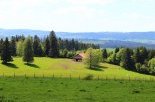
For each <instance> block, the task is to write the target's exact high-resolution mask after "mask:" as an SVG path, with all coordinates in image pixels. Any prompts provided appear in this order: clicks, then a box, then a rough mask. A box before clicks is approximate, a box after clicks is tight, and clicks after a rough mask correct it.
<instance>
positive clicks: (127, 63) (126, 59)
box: [120, 48, 134, 70]
mask: <svg viewBox="0 0 155 102" xmlns="http://www.w3.org/2000/svg"><path fill="white" fill-rule="evenodd" d="M120 66H122V67H124V68H125V69H129V70H133V69H134V62H133V60H132V58H131V51H130V49H129V48H124V49H123V51H122V54H121V62H120Z"/></svg>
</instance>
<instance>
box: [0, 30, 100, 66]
mask: <svg viewBox="0 0 155 102" xmlns="http://www.w3.org/2000/svg"><path fill="white" fill-rule="evenodd" d="M89 47H92V48H95V49H96V48H99V45H95V44H90V43H89V44H86V43H82V42H79V41H76V40H74V39H71V40H69V39H61V38H57V37H56V34H55V32H54V31H51V32H50V34H49V35H48V36H47V37H46V38H44V39H41V38H39V37H38V36H37V35H35V36H34V37H32V36H28V37H25V36H23V35H21V36H19V35H16V36H12V37H11V39H10V40H9V39H8V38H7V37H6V38H5V40H4V39H1V40H0V55H1V60H2V63H3V64H7V62H11V61H13V57H15V56H20V57H23V61H24V62H27V63H31V62H33V60H34V58H33V57H44V56H47V57H52V58H59V57H61V58H62V57H63V58H72V57H73V56H74V55H75V54H76V51H78V50H85V49H87V48H89Z"/></svg>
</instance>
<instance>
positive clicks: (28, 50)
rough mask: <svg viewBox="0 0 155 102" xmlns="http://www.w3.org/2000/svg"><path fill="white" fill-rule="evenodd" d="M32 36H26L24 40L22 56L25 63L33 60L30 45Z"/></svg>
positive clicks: (31, 46)
mask: <svg viewBox="0 0 155 102" xmlns="http://www.w3.org/2000/svg"><path fill="white" fill-rule="evenodd" d="M32 44H33V43H32V38H31V37H28V38H27V39H26V40H25V41H24V54H23V55H24V56H23V61H24V62H27V63H32V62H33V61H34V59H33V45H32Z"/></svg>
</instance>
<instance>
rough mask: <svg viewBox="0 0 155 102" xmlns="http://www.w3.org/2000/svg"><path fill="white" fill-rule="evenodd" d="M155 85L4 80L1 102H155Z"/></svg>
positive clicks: (58, 79) (94, 81) (61, 79)
mask: <svg viewBox="0 0 155 102" xmlns="http://www.w3.org/2000/svg"><path fill="white" fill-rule="evenodd" d="M154 90H155V82H153V81H121V80H120V81H114V80H79V79H68V78H67V79H65V78H54V79H52V78H22V77H16V78H1V79H0V102H154V100H155V91H154Z"/></svg>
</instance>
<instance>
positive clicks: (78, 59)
mask: <svg viewBox="0 0 155 102" xmlns="http://www.w3.org/2000/svg"><path fill="white" fill-rule="evenodd" d="M84 57H85V54H84V53H79V54H76V55H75V56H74V57H73V60H74V61H76V62H79V61H82V60H83V58H84Z"/></svg>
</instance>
